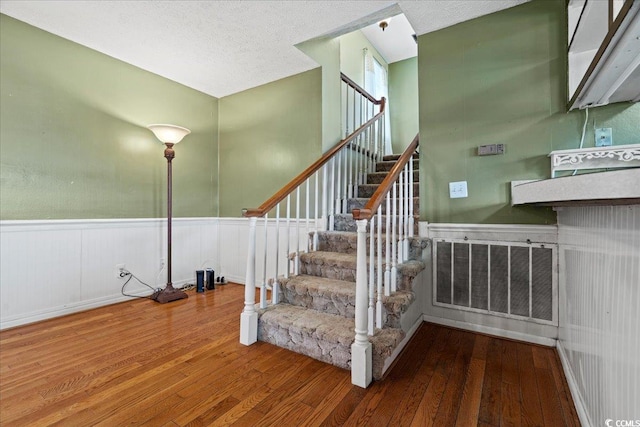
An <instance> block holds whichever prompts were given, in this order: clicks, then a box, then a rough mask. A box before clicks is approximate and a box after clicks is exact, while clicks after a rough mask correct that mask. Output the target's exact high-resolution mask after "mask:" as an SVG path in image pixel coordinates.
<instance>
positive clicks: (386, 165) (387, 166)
mask: <svg viewBox="0 0 640 427" xmlns="http://www.w3.org/2000/svg"><path fill="white" fill-rule="evenodd" d="M395 164H396V162H395V161H393V160H391V161H382V162H378V163H376V172H388V171H390V170H391V168H393V166H394V165H395ZM419 167H420V164H419V160H418V159H413V170H414V171H415V170H418V168H419Z"/></svg>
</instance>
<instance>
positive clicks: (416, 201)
mask: <svg viewBox="0 0 640 427" xmlns="http://www.w3.org/2000/svg"><path fill="white" fill-rule="evenodd" d="M399 200H400V199H394V200H391V206H390V207H391V209H393V203H394V202H395V203H396V206H397V205H398V201H399ZM367 202H369V199H368V198H366V197H354V198H351V199H348V200H347V212H352V211H353V210H354V209H362V208H364V207H365V206H366V205H367ZM397 209H398V210H399V209H400V208H399V206H398V208H397ZM413 211H414V214H415V213H417V212H419V211H420V197H417V196H416V197H414V198H413ZM382 213H383V214H386V213H387V204H386V202H385V203H382Z"/></svg>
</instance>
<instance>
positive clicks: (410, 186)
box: [409, 154, 415, 237]
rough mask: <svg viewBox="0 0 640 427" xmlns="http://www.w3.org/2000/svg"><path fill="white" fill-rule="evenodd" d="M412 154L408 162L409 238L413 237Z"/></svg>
mask: <svg viewBox="0 0 640 427" xmlns="http://www.w3.org/2000/svg"><path fill="white" fill-rule="evenodd" d="M413 182H414V181H413V154H412V155H411V160H410V161H409V237H413V227H414V225H415V218H414V212H413V198H414V197H415V196H414V194H413Z"/></svg>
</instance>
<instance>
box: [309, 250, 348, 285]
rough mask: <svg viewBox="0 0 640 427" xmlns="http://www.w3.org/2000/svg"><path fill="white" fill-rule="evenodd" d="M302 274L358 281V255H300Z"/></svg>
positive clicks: (322, 252) (318, 253)
mask: <svg viewBox="0 0 640 427" xmlns="http://www.w3.org/2000/svg"><path fill="white" fill-rule="evenodd" d="M300 274H308V275H310V276H319V277H326V278H328V279H335V280H346V281H348V282H355V281H356V254H355V253H352V254H345V253H340V252H325V251H316V252H309V253H304V254H300Z"/></svg>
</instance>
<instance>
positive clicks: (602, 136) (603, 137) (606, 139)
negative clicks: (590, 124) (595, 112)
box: [595, 128, 613, 147]
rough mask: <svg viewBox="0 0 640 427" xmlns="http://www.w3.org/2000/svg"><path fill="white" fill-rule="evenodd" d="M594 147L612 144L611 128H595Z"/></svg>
mask: <svg viewBox="0 0 640 427" xmlns="http://www.w3.org/2000/svg"><path fill="white" fill-rule="evenodd" d="M595 133H596V147H608V146H610V145H612V144H613V135H612V129H611V128H599V129H596V132H595Z"/></svg>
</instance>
